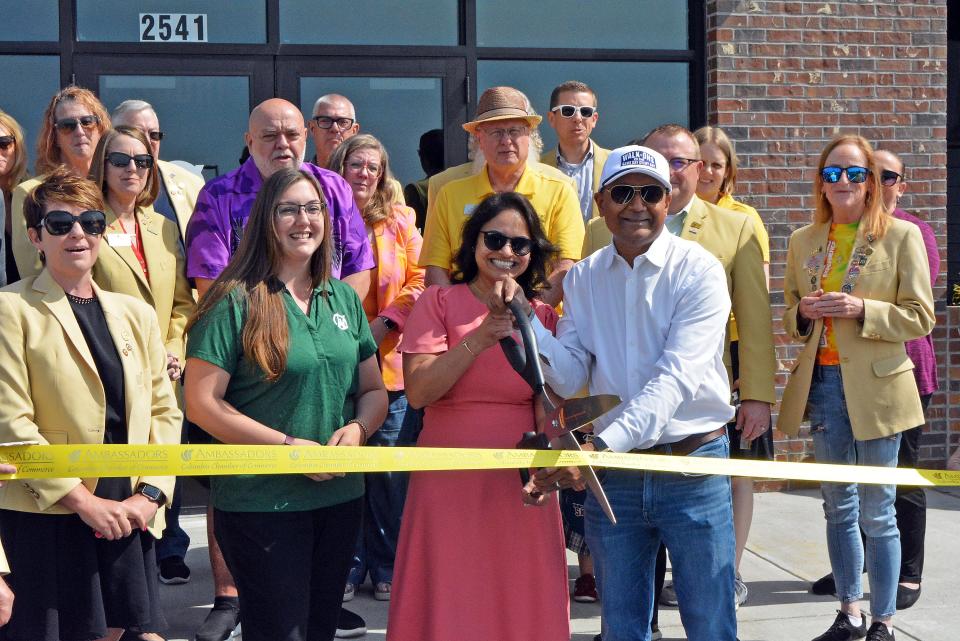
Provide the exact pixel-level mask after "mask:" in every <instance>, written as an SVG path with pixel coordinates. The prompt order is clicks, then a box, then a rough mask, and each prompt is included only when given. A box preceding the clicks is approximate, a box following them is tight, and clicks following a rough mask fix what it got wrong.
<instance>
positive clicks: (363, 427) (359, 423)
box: [347, 418, 370, 445]
mask: <svg viewBox="0 0 960 641" xmlns="http://www.w3.org/2000/svg"><path fill="white" fill-rule="evenodd" d="M350 423H356V424H357V427H359V428H360V431H361V432H363V442H362V443H360V445H366V444H367V439H368V438H370V433H369V432H368V431H367V426H366V425H364V423H363V421H361V420H360V419H359V418H353V419H350V420H349V421H347V425H349V424H350Z"/></svg>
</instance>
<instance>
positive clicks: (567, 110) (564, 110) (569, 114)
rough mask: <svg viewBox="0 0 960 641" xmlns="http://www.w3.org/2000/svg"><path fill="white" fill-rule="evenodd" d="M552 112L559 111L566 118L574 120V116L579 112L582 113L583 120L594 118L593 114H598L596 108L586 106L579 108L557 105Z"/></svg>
mask: <svg viewBox="0 0 960 641" xmlns="http://www.w3.org/2000/svg"><path fill="white" fill-rule="evenodd" d="M550 111H559V112H560V115H561V116H563V117H564V118H573V116H574V114H576V113H577V111H579V112H580V117H581V118H583V119H587V118H592V117H593V114H595V113H597V108H596V107H589V106H586V105H583V106H577V105H557V106H556V107H554V108H553V109H551V110H550Z"/></svg>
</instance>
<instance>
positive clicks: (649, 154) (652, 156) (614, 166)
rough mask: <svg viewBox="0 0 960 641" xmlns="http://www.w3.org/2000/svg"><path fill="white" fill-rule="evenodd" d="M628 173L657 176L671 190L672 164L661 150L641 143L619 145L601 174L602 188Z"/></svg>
mask: <svg viewBox="0 0 960 641" xmlns="http://www.w3.org/2000/svg"><path fill="white" fill-rule="evenodd" d="M627 174H643V175H645V176H650V177H651V178H655V179H656V180H657V182H659V183H660V184H661V185H663V188H664V189H666V190H667V192H669V191H670V166H669V165H668V164H667V159H666V158H664V157H663V156H662V155H661V154H660V153H659V152H656V151H654V150H653V149H650V148H649V147H641V146H640V145H627V146H626V147H618V148H616V149H614V150H613V151H611V152H610V156H608V157H607V162H605V163H603V172H602V173H601V174H600V189H603V188H604V187H606V186H607V185H609V184H610V183H612V182H613V181H614V180H617V179H618V178H620V177H621V176H626V175H627Z"/></svg>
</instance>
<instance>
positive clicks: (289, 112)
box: [244, 98, 307, 178]
mask: <svg viewBox="0 0 960 641" xmlns="http://www.w3.org/2000/svg"><path fill="white" fill-rule="evenodd" d="M306 134H307V132H306V129H305V128H304V126H303V114H301V113H300V110H299V109H297V108H296V107H295V106H294V105H293V104H292V103H290V102H289V101H287V100H284V99H282V98H271V99H270V100H265V101H264V102H261V103H260V104H259V105H257V106H256V107H255V108H254V110H253V111H251V112H250V120H249V121H248V123H247V133H246V134H244V142H246V143H247V149H249V150H250V156H251V158H253V162H254V163H255V164H256V165H257V169H259V170H260V175H261V176H263V177H264V178H268V177H270V176H272V175H273V174H274V173H275V172H276V171H277V170H279V169H283V168H284V167H290V168H293V169H296V168H298V167H299V166H300V163H301V162H302V161H303V151H304V146H305V144H306Z"/></svg>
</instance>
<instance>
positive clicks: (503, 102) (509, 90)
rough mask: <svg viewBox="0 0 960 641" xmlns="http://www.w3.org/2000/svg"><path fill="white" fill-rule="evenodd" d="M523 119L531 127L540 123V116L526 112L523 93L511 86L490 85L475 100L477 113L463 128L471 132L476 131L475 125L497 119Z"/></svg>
mask: <svg viewBox="0 0 960 641" xmlns="http://www.w3.org/2000/svg"><path fill="white" fill-rule="evenodd" d="M517 119H520V120H525V121H526V122H527V124H528V125H529V126H530V128H531V129H533V128H535V127H536V126H537V125H539V124H540V121H541V120H542V118H541V117H540V116H534V115H531V114H529V113H527V106H526V100H524V99H523V94H522V93H520V92H519V91H517V90H516V89H514V88H513V87H490V88H489V89H487V90H486V91H484V92H483V94H481V96H480V100H478V101H477V115H476V117H475V118H474V119H473V120H471V121H470V122H468V123H465V124H464V125H463V128H464V129H466V130H467V131H469V132H470V133H472V134H475V133H477V125H480V124H482V123H485V122H495V121H497V120H517Z"/></svg>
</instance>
